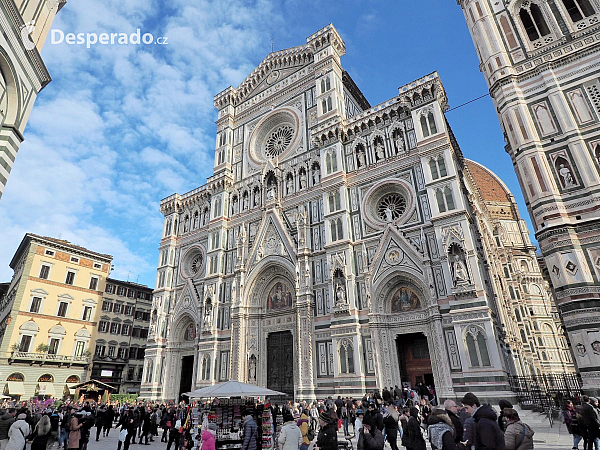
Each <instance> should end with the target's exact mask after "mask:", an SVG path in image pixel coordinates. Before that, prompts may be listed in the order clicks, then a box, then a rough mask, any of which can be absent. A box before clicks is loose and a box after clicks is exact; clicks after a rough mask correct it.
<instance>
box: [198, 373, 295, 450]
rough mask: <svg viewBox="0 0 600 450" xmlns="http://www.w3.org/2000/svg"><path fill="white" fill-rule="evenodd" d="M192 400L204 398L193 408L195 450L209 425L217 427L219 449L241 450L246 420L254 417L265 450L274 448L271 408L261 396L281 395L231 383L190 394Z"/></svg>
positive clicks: (234, 382)
mask: <svg viewBox="0 0 600 450" xmlns="http://www.w3.org/2000/svg"><path fill="white" fill-rule="evenodd" d="M186 395H187V396H188V397H189V398H190V399H200V400H204V402H202V401H201V402H197V403H195V405H194V406H193V407H192V408H191V409H190V413H189V415H188V419H191V422H190V425H191V435H192V436H193V438H194V441H195V448H199V447H200V444H201V440H200V434H201V431H202V429H203V427H207V426H208V424H209V423H214V424H216V427H217V431H216V448H217V450H237V449H240V448H241V447H242V443H243V438H244V423H243V421H244V417H245V415H248V414H250V415H251V416H252V417H253V418H254V421H255V422H256V425H257V427H258V430H259V432H260V433H261V435H260V436H261V437H262V439H259V441H261V442H262V449H263V450H270V449H271V448H273V442H274V440H273V431H274V430H273V418H272V415H271V411H270V409H269V407H268V405H265V404H263V403H261V402H260V401H259V400H258V399H259V398H261V397H267V396H275V395H283V394H282V393H281V392H277V391H273V390H271V389H266V388H262V387H260V386H255V385H252V384H246V383H241V382H239V381H227V382H225V383H220V384H215V385H212V386H208V387H205V388H202V389H198V390H196V391H193V392H189V393H188V394H186Z"/></svg>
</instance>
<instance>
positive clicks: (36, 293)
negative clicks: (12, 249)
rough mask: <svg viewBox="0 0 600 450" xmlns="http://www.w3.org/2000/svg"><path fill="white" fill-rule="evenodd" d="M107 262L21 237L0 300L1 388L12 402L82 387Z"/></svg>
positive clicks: (67, 246) (64, 244) (55, 242)
mask: <svg viewBox="0 0 600 450" xmlns="http://www.w3.org/2000/svg"><path fill="white" fill-rule="evenodd" d="M111 262H112V256H110V255H102V254H99V253H95V252H92V251H90V250H87V249H85V248H83V247H79V246H77V245H73V244H71V243H70V242H68V241H64V240H59V239H53V238H49V237H42V236H37V235H35V234H31V233H28V234H26V235H25V237H24V238H23V241H22V242H21V244H20V245H19V248H18V249H17V252H16V253H15V256H14V257H13V259H12V261H11V263H10V267H11V268H12V269H13V270H14V274H13V278H12V280H11V283H10V286H9V287H8V290H7V292H6V294H5V295H4V297H3V298H2V300H1V301H0V340H1V344H0V386H2V385H3V386H4V393H5V394H6V395H10V396H11V397H20V398H22V399H29V398H30V397H33V396H35V395H38V396H51V397H55V398H62V397H63V396H64V395H68V394H69V393H72V391H71V392H69V388H68V385H73V384H77V383H79V382H83V381H86V380H87V379H88V375H89V373H90V371H91V353H90V352H91V351H92V350H93V342H94V339H95V334H96V325H97V317H98V316H99V313H100V300H101V298H102V292H103V291H104V288H105V283H106V277H108V275H109V272H110V267H111Z"/></svg>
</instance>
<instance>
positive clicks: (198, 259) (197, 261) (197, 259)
mask: <svg viewBox="0 0 600 450" xmlns="http://www.w3.org/2000/svg"><path fill="white" fill-rule="evenodd" d="M201 267H202V255H196V256H194V259H192V262H191V263H190V272H191V274H192V275H196V274H197V273H198V271H199V270H200V268H201Z"/></svg>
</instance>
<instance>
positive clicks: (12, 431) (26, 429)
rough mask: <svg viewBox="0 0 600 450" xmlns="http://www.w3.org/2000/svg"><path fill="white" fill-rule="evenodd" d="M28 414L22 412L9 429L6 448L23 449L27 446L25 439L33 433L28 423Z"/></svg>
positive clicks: (8, 449) (6, 449)
mask: <svg viewBox="0 0 600 450" xmlns="http://www.w3.org/2000/svg"><path fill="white" fill-rule="evenodd" d="M26 419H27V414H25V413H21V414H19V415H18V416H17V420H15V421H14V422H13V424H12V425H11V426H10V428H9V429H8V444H7V445H6V447H5V448H4V449H5V450H23V449H24V448H25V439H26V438H27V436H29V433H31V427H30V426H29V424H28V423H27V420H26Z"/></svg>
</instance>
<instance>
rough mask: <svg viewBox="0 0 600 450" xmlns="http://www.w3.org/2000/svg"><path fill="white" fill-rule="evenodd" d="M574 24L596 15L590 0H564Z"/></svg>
mask: <svg viewBox="0 0 600 450" xmlns="http://www.w3.org/2000/svg"><path fill="white" fill-rule="evenodd" d="M562 2H563V5H565V8H566V9H567V12H568V13H569V17H571V20H572V21H573V22H579V21H580V20H583V19H584V18H585V17H589V16H593V15H594V14H596V11H594V7H593V6H592V5H591V3H590V0H562Z"/></svg>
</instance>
